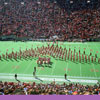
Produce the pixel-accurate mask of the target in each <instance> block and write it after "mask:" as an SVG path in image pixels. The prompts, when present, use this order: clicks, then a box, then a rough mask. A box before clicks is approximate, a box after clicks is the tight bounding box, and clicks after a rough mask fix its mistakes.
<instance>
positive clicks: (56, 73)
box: [0, 41, 100, 84]
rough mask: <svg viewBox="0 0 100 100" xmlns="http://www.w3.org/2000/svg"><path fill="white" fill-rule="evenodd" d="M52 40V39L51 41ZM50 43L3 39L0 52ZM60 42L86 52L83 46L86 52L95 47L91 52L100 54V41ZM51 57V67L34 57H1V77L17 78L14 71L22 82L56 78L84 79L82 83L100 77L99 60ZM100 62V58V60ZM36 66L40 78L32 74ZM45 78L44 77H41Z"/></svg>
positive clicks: (6, 78)
mask: <svg viewBox="0 0 100 100" xmlns="http://www.w3.org/2000/svg"><path fill="white" fill-rule="evenodd" d="M49 43H50V44H52V42H49ZM32 45H33V48H36V47H37V46H38V47H41V46H43V45H44V46H47V42H11V41H10V42H6V41H5V42H0V54H2V53H6V50H7V49H8V52H12V48H14V50H13V51H19V49H20V47H21V48H22V50H25V49H26V48H27V49H30V48H31V47H32ZM58 45H59V46H62V47H63V48H65V47H66V48H67V49H69V47H70V48H71V50H72V51H74V48H76V51H77V52H78V51H79V48H80V50H81V53H83V51H84V48H86V50H85V51H86V54H90V49H92V54H93V56H95V54H96V52H97V51H98V54H97V56H98V58H100V42H85V43H81V42H75V43H74V42H58ZM50 58H51V61H52V65H51V67H48V66H45V65H44V66H43V67H42V66H38V65H37V63H36V61H37V58H33V59H27V60H25V59H22V60H18V61H16V60H14V59H13V60H2V61H0V80H1V81H14V82H15V78H14V74H15V73H17V74H18V79H19V80H20V81H22V82H33V81H35V82H37V83H39V82H42V81H43V83H49V82H52V81H54V80H55V81H56V83H59V84H60V83H63V82H66V83H70V82H72V83H76V82H77V83H82V84H96V83H97V82H99V81H100V64H98V63H92V62H90V63H89V62H88V63H84V62H82V63H80V62H73V61H70V60H66V61H64V60H59V59H54V58H53V57H50ZM97 62H98V61H97ZM35 66H36V67H37V71H36V76H37V77H38V78H37V79H36V78H34V77H33V70H34V67H35ZM65 73H67V75H68V80H65V79H64V74H65ZM41 80H42V81H41Z"/></svg>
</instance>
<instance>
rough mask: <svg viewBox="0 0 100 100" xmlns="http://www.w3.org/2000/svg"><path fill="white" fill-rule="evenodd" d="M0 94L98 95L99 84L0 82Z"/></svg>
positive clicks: (99, 91) (99, 93) (99, 92)
mask: <svg viewBox="0 0 100 100" xmlns="http://www.w3.org/2000/svg"><path fill="white" fill-rule="evenodd" d="M0 95H100V84H97V85H94V86H92V85H81V84H79V83H76V84H74V83H70V84H66V83H63V84H57V83H55V81H54V82H52V83H50V84H43V83H39V84H36V83H35V82H29V83H24V82H23V83H21V82H18V83H15V82H2V81H1V82H0Z"/></svg>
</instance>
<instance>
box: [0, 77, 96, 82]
mask: <svg viewBox="0 0 100 100" xmlns="http://www.w3.org/2000/svg"><path fill="white" fill-rule="evenodd" d="M39 78H40V77H39ZM0 79H9V80H14V77H13V76H0ZM18 79H19V80H32V81H33V80H35V81H36V80H37V79H35V78H33V77H18ZM54 79H55V81H56V82H67V80H65V79H62V78H59V79H58V78H41V80H43V81H54ZM69 81H70V82H80V83H97V82H98V80H82V79H69Z"/></svg>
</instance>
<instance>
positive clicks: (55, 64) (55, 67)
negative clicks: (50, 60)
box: [51, 61, 57, 75]
mask: <svg viewBox="0 0 100 100" xmlns="http://www.w3.org/2000/svg"><path fill="white" fill-rule="evenodd" d="M56 63H57V61H55V65H54V67H53V68H52V72H51V75H52V74H53V72H54V70H55V68H56Z"/></svg>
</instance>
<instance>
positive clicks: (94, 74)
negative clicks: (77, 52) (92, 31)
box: [87, 45, 97, 77]
mask: <svg viewBox="0 0 100 100" xmlns="http://www.w3.org/2000/svg"><path fill="white" fill-rule="evenodd" d="M87 47H88V48H89V50H90V47H89V46H88V45H87ZM92 65H93V64H92ZM93 69H94V70H95V68H94V65H93ZM94 75H95V77H97V75H96V72H95V71H94Z"/></svg>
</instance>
